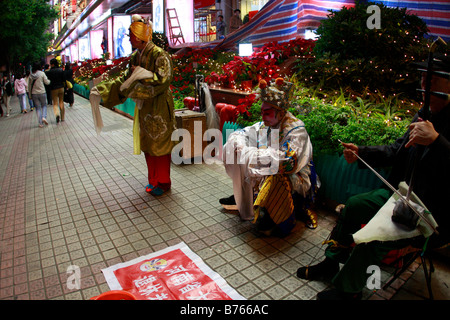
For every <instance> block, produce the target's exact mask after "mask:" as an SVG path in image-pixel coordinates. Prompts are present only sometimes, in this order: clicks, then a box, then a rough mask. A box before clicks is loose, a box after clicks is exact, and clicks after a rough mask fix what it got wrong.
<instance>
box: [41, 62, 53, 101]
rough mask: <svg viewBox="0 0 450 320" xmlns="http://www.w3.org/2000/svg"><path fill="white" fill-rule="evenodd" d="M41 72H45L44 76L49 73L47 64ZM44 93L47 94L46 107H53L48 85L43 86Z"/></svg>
mask: <svg viewBox="0 0 450 320" xmlns="http://www.w3.org/2000/svg"><path fill="white" fill-rule="evenodd" d="M43 71H44V72H45V75H47V72H48V71H50V65H49V64H45V66H44V70H43ZM47 78H48V77H47ZM45 93H46V94H47V104H48V105H53V102H52V92H51V90H50V85H47V84H46V85H45Z"/></svg>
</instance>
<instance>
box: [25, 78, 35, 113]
mask: <svg viewBox="0 0 450 320" xmlns="http://www.w3.org/2000/svg"><path fill="white" fill-rule="evenodd" d="M29 79H30V70H27V72H26V73H25V81H26V82H27V84H28V80H29ZM29 91H30V86H28V87H27V98H28V105H29V106H30V111H33V110H34V104H33V99H31V93H30V92H29Z"/></svg>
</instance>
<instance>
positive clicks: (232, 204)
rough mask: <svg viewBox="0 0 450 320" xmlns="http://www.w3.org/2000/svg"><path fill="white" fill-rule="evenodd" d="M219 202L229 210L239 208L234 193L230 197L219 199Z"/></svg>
mask: <svg viewBox="0 0 450 320" xmlns="http://www.w3.org/2000/svg"><path fill="white" fill-rule="evenodd" d="M219 203H220V204H221V205H222V206H223V207H224V208H225V209H227V210H237V206H236V200H235V199H234V195H232V196H230V197H228V198H222V199H219Z"/></svg>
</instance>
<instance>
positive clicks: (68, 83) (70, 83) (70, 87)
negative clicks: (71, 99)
mask: <svg viewBox="0 0 450 320" xmlns="http://www.w3.org/2000/svg"><path fill="white" fill-rule="evenodd" d="M66 88H67V89H72V88H73V85H72V82H70V81H69V80H66Z"/></svg>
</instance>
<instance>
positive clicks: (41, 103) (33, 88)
mask: <svg viewBox="0 0 450 320" xmlns="http://www.w3.org/2000/svg"><path fill="white" fill-rule="evenodd" d="M40 69H41V66H40V64H39V63H35V64H33V68H32V69H31V72H32V73H31V75H30V78H29V79H28V87H29V88H30V89H29V93H30V96H31V98H32V100H33V104H34V106H35V108H36V115H37V118H38V123H39V127H40V128H42V127H43V126H44V124H45V125H48V121H47V93H46V91H45V85H49V84H50V80H48V78H47V75H46V74H45V72H43V71H42V70H40Z"/></svg>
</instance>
